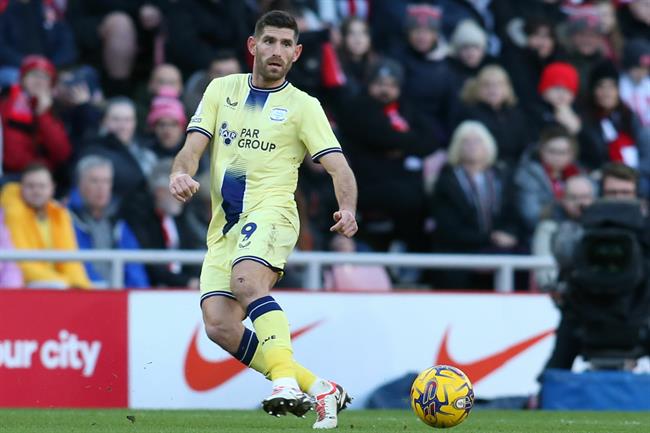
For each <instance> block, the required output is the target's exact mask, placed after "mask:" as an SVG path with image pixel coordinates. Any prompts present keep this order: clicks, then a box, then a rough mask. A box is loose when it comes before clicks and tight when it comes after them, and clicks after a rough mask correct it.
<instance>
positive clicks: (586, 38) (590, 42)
mask: <svg viewBox="0 0 650 433" xmlns="http://www.w3.org/2000/svg"><path fill="white" fill-rule="evenodd" d="M568 10H569V17H568V21H567V22H566V23H564V24H565V25H564V27H563V30H564V31H565V33H566V34H565V36H566V40H565V48H566V51H567V53H568V62H569V63H571V64H572V65H573V66H574V67H575V68H576V70H577V71H578V75H579V77H580V79H579V87H578V92H577V94H576V96H577V100H578V102H579V104H582V103H583V102H584V101H585V100H586V98H587V94H588V91H587V83H588V82H589V75H590V74H591V70H592V69H593V67H594V66H595V65H597V64H598V63H600V62H601V61H602V60H603V59H604V58H605V52H606V50H605V47H606V42H605V38H604V34H603V28H602V25H601V23H600V17H599V14H598V10H597V9H596V8H595V7H594V6H592V5H581V6H576V7H571V8H569V9H568Z"/></svg>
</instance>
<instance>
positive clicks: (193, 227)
mask: <svg viewBox="0 0 650 433" xmlns="http://www.w3.org/2000/svg"><path fill="white" fill-rule="evenodd" d="M310 160H311V158H310ZM196 180H197V181H198V182H199V184H200V185H206V186H207V185H210V171H209V170H205V171H203V172H202V173H200V174H199V175H198V176H197V177H196ZM328 216H329V217H330V218H331V214H329V215H328ZM183 218H184V219H185V221H186V226H187V228H188V230H189V232H190V233H191V235H189V236H190V237H191V238H192V239H193V241H192V243H193V244H194V245H195V248H205V245H204V244H205V240H206V238H207V233H208V226H209V225H210V220H211V219H212V198H211V197H210V188H199V191H198V192H197V193H196V194H194V196H192V200H190V201H189V202H187V203H186V204H185V208H184V210H183ZM330 221H331V219H330ZM301 230H302V221H301Z"/></svg>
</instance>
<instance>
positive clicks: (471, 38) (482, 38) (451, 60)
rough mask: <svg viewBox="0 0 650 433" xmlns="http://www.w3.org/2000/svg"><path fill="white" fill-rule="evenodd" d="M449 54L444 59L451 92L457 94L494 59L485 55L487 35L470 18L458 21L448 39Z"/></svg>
mask: <svg viewBox="0 0 650 433" xmlns="http://www.w3.org/2000/svg"><path fill="white" fill-rule="evenodd" d="M450 45H451V51H450V55H449V56H448V57H447V59H446V60H445V61H446V62H447V64H448V68H449V72H450V77H451V82H450V83H449V85H450V86H451V87H452V88H453V93H454V94H458V93H460V90H461V89H462V88H463V85H464V84H465V82H466V81H467V80H468V79H470V78H474V77H476V74H478V71H479V70H480V69H481V68H482V67H483V66H484V65H485V64H486V63H488V62H493V61H494V59H493V58H491V57H488V56H486V52H485V50H486V45H487V35H486V34H485V31H484V30H483V29H482V28H481V26H479V25H478V24H476V23H475V22H474V21H472V20H465V21H461V22H460V23H458V26H457V27H456V29H455V30H454V33H453V34H452V36H451V40H450Z"/></svg>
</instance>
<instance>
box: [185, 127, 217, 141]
mask: <svg viewBox="0 0 650 433" xmlns="http://www.w3.org/2000/svg"><path fill="white" fill-rule="evenodd" d="M187 132H188V133H189V132H199V133H201V134H203V135H205V136H206V137H208V138H209V139H210V140H212V134H210V132H208V131H207V130H205V129H203V128H201V127H199V126H192V127H189V128H187Z"/></svg>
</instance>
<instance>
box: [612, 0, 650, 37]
mask: <svg viewBox="0 0 650 433" xmlns="http://www.w3.org/2000/svg"><path fill="white" fill-rule="evenodd" d="M619 3H620V5H619V9H618V21H619V23H620V26H621V30H622V31H623V35H625V37H626V38H628V39H632V38H643V39H645V40H650V0H626V1H622V2H619Z"/></svg>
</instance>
